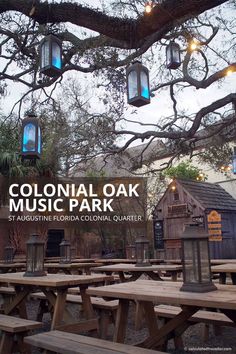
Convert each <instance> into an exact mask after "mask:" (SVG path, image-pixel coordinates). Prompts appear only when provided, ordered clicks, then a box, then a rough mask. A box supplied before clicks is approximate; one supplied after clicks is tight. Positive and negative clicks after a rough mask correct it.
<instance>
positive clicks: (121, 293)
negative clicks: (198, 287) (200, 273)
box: [87, 280, 236, 309]
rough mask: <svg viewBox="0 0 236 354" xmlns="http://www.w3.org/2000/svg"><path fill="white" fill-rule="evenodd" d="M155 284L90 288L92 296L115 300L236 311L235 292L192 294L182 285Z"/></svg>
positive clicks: (121, 284)
mask: <svg viewBox="0 0 236 354" xmlns="http://www.w3.org/2000/svg"><path fill="white" fill-rule="evenodd" d="M172 284H174V286H173V285H172V286H171V285H169V283H168V282H155V281H152V280H149V281H148V280H146V281H145V280H144V281H143V280H137V281H136V282H130V283H120V284H113V285H107V286H106V287H96V288H89V289H88V290H87V292H88V294H90V295H92V296H100V297H110V298H113V299H129V300H134V301H135V300H137V301H153V302H155V303H157V302H158V303H162V304H173V305H188V306H194V305H195V306H199V307H210V308H225V309H236V301H235V290H234V291H224V290H222V289H219V290H216V291H211V292H208V293H201V294H199V293H191V292H186V291H180V287H181V285H182V284H181V283H180V282H178V283H177V282H176V283H174V282H173V283H172Z"/></svg>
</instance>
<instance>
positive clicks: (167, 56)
mask: <svg viewBox="0 0 236 354" xmlns="http://www.w3.org/2000/svg"><path fill="white" fill-rule="evenodd" d="M166 63H167V66H168V65H170V64H171V63H172V58H171V47H170V46H168V47H167V49H166Z"/></svg>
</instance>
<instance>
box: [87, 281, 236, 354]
mask: <svg viewBox="0 0 236 354" xmlns="http://www.w3.org/2000/svg"><path fill="white" fill-rule="evenodd" d="M181 286H182V284H181V283H179V282H166V281H165V282H156V281H153V280H137V281H135V282H132V283H131V282H127V283H119V284H113V285H107V286H104V287H97V288H93V287H92V288H89V289H88V290H87V293H88V294H89V295H93V296H101V297H106V298H111V299H119V308H118V312H117V317H116V326H115V332H114V337H113V340H114V341H116V342H120V343H123V342H124V339H125V333H126V327H127V320H128V312H129V311H128V310H129V304H130V302H133V301H136V302H138V303H139V304H140V306H142V308H143V310H144V316H145V320H146V323H147V327H148V330H149V336H148V337H147V338H146V339H145V340H144V341H143V342H142V343H140V345H141V346H143V347H144V348H156V349H159V350H160V348H163V345H164V346H165V345H166V343H167V340H169V339H171V338H174V339H175V343H176V344H177V342H178V341H177V339H178V338H179V336H181V335H182V333H183V332H184V331H185V330H186V329H187V328H188V326H189V325H190V322H189V321H188V319H189V318H190V317H191V316H192V315H193V314H195V313H196V312H197V311H198V310H199V309H201V308H206V307H207V308H211V309H220V310H221V311H222V312H223V313H224V314H225V315H226V316H227V317H229V318H230V319H231V320H232V321H233V322H234V323H236V301H235V289H234V287H233V286H232V285H231V286H227V285H217V288H218V289H217V290H215V291H211V292H208V293H193V292H187V291H180V287H181ZM156 304H168V305H177V306H181V312H180V313H179V314H177V315H176V316H174V317H173V318H172V319H170V320H169V321H168V322H167V323H166V324H164V325H163V326H162V327H161V328H158V325H157V319H156V316H155V311H154V306H155V305H156ZM162 350H163V349H162Z"/></svg>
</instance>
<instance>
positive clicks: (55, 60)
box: [52, 42, 61, 69]
mask: <svg viewBox="0 0 236 354" xmlns="http://www.w3.org/2000/svg"><path fill="white" fill-rule="evenodd" d="M52 66H54V67H55V68H57V69H61V48H60V46H59V44H58V43H56V42H52Z"/></svg>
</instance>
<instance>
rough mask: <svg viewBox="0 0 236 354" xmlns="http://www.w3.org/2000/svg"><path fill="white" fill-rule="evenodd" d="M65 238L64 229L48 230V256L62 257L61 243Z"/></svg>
mask: <svg viewBox="0 0 236 354" xmlns="http://www.w3.org/2000/svg"><path fill="white" fill-rule="evenodd" d="M63 238H64V230H58V229H50V230H48V241H47V249H46V257H60V246H59V245H60V243H61V241H62V240H63Z"/></svg>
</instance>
